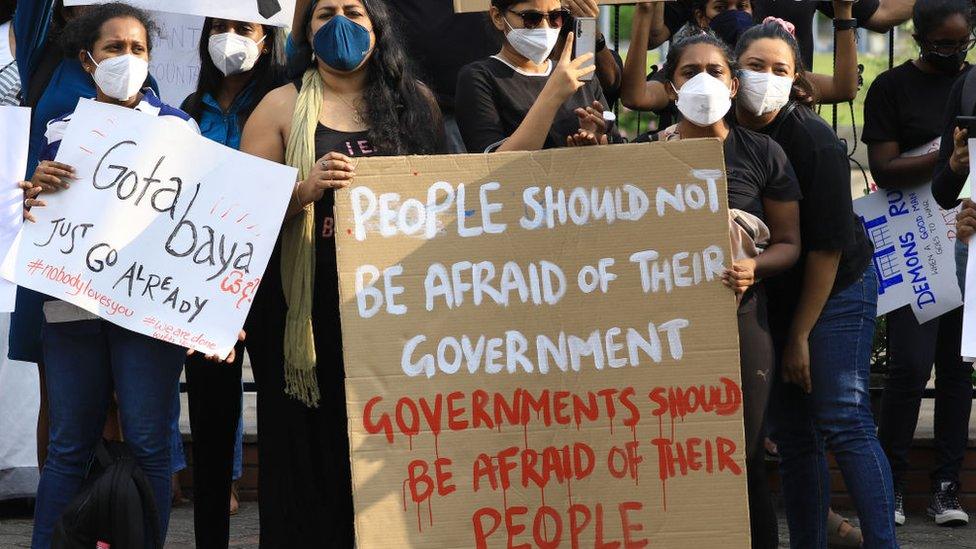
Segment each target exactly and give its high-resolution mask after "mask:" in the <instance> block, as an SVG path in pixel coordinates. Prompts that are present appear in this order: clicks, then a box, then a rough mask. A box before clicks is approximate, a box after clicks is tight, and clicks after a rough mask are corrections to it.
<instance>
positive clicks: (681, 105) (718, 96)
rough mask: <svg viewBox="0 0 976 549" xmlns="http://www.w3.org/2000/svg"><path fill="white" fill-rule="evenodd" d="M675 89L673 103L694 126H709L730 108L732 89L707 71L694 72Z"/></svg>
mask: <svg viewBox="0 0 976 549" xmlns="http://www.w3.org/2000/svg"><path fill="white" fill-rule="evenodd" d="M672 87H674V85H673V84H672ZM675 91H676V92H677V93H678V101H677V102H676V103H675V104H676V105H677V106H678V110H679V111H680V112H681V115H682V116H684V117H685V118H686V119H688V121H689V122H691V123H692V124H694V125H696V126H701V127H706V126H711V125H712V124H714V123H716V122H718V121H719V120H721V119H722V117H724V116H725V115H726V113H728V112H729V109H731V108H732V90H730V89H729V88H728V86H726V85H725V83H724V82H722V81H721V80H719V79H718V78H715V77H714V76H712V75H710V74H708V73H707V72H700V73H698V74H696V75H695V77H694V78H692V79H691V80H689V81H687V82H685V84H684V85H683V86H681V89H680V90H675Z"/></svg>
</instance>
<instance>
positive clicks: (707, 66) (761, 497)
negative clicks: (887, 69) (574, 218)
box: [653, 34, 800, 549]
mask: <svg viewBox="0 0 976 549" xmlns="http://www.w3.org/2000/svg"><path fill="white" fill-rule="evenodd" d="M666 67H667V81H668V90H669V94H670V95H671V98H672V100H674V101H675V102H676V103H677V105H678V108H679V109H680V110H681V113H682V115H683V118H682V120H681V122H679V123H677V124H675V125H674V126H671V127H669V128H666V129H664V130H662V131H661V132H660V133H658V134H657V135H656V136H654V138H653V139H654V140H656V141H670V140H675V139H682V138H703V137H713V138H718V139H720V140H722V142H723V147H724V150H725V162H726V172H727V174H728V175H727V178H728V186H729V188H728V193H729V207H730V208H731V209H732V210H731V211H730V214H731V215H730V228H731V229H732V237H733V238H732V240H733V243H734V244H733V255H734V258H733V259H734V261H732V265H731V266H730V267H729V268H728V269H726V271H725V275H724V277H723V280H724V282H725V284H726V286H728V287H729V288H731V289H733V290H734V291H735V292H736V295H738V296H739V297H740V303H739V314H738V326H739V339H740V341H741V345H740V361H741V367H742V404H743V421H744V423H745V434H746V447H745V448H744V449H743V450H744V453H745V455H746V470H747V472H748V488H749V516H750V530H751V532H752V543H753V547H762V548H770V549H772V548H775V547H777V546H778V540H777V537H778V533H777V523H776V515H775V513H774V511H773V506H772V501H771V500H770V494H769V487H768V485H767V482H766V475H765V459H764V458H765V453H764V448H763V434H762V425H763V419H764V417H765V413H766V403H767V401H768V399H769V392H770V389H771V387H772V376H773V371H774V366H775V359H774V354H773V342H772V338H771V336H770V329H769V322H768V321H767V318H766V292H765V288H764V284H762V283H760V281H761V280H763V279H766V278H769V277H771V276H775V275H777V274H779V273H782V272H784V271H786V270H787V269H789V268H790V267H792V266H793V264H794V263H795V262H796V259H797V257H798V256H799V253H800V245H799V243H800V222H799V213H798V206H797V201H798V200H799V198H800V188H799V184H798V183H797V180H796V175H795V174H794V172H793V168H792V167H791V166H790V163H789V160H787V158H786V154H785V153H784V152H783V149H782V148H781V147H780V146H779V145H777V144H776V142H775V141H773V140H772V139H770V138H769V137H766V136H764V135H760V134H757V133H754V132H752V131H749V130H747V129H745V128H741V127H738V126H734V125H730V124H729V123H728V122H726V120H725V117H726V115H727V114H728V112H729V109H730V108H731V106H732V98H733V97H736V96H737V95H736V94H737V93H738V92H739V91H740V88H739V86H740V84H739V79H738V78H737V77H736V72H735V64H734V63H733V62H732V61H731V56H730V53H729V50H728V47H727V46H726V45H725V44H724V43H723V42H722V41H721V40H719V39H718V38H716V37H715V36H713V35H710V34H701V35H696V36H692V37H689V38H686V39H684V40H682V41H679V42H678V43H677V44H675V45H673V46H672V47H671V50H670V51H669V52H668V59H667V64H666Z"/></svg>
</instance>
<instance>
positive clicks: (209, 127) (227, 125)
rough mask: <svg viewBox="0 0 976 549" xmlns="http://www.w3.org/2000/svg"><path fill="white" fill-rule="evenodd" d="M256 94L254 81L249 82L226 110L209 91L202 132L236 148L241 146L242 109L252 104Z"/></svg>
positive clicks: (205, 96) (201, 127)
mask: <svg viewBox="0 0 976 549" xmlns="http://www.w3.org/2000/svg"><path fill="white" fill-rule="evenodd" d="M253 95H254V82H253V81H252V82H251V83H250V84H248V85H247V86H246V87H245V88H244V90H243V91H241V93H239V94H237V97H236V98H234V102H233V103H231V105H230V109H228V110H227V112H224V111H223V110H222V109H221V108H220V105H219V104H218V103H217V100H216V99H214V97H213V96H212V95H210V94H209V93H207V94H204V96H203V100H202V102H203V109H202V112H201V114H200V133H201V134H203V136H204V137H206V138H207V139H210V140H211V141H216V142H217V143H220V144H222V145H225V146H227V147H230V148H232V149H234V150H238V149H240V148H241V134H242V133H243V132H244V128H243V127H242V125H241V117H240V114H241V111H242V110H244V109H245V108H247V107H248V106H250V105H251V101H252V96H253Z"/></svg>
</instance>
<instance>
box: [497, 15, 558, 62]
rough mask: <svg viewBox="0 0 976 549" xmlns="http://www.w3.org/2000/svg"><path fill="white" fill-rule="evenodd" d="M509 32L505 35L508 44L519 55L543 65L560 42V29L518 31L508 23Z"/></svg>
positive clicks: (543, 28)
mask: <svg viewBox="0 0 976 549" xmlns="http://www.w3.org/2000/svg"><path fill="white" fill-rule="evenodd" d="M505 24H506V25H508V28H509V31H508V34H506V35H505V38H506V39H507V40H508V43H509V44H510V45H511V46H512V47H513V48H515V51H517V52H519V55H521V56H522V57H525V58H526V59H529V60H530V61H532V62H533V63H535V64H537V65H541V64H542V63H543V62H544V61H545V60H546V59H549V54H551V53H552V50H553V48H555V47H556V42H558V41H559V29H550V28H546V27H540V28H538V29H516V28H514V27H512V25H511V24H509V23H508V21H505Z"/></svg>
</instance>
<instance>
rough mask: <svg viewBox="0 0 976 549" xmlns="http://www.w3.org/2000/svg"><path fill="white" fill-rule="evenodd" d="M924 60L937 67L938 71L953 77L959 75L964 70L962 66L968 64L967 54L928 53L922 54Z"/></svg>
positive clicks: (960, 52) (963, 52) (962, 52)
mask: <svg viewBox="0 0 976 549" xmlns="http://www.w3.org/2000/svg"><path fill="white" fill-rule="evenodd" d="M922 59H925V61H926V62H927V63H928V64H930V65H932V66H933V67H935V69H936V70H937V71H939V72H941V73H943V74H947V75H950V76H952V75H955V74H959V70H960V69H962V64H963V63H965V62H966V52H965V51H958V52H956V53H939V52H937V51H928V52H925V53H924V54H922Z"/></svg>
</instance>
